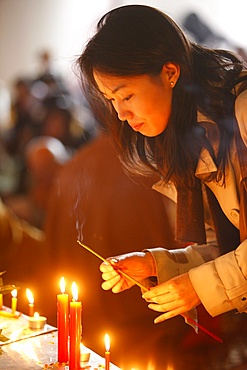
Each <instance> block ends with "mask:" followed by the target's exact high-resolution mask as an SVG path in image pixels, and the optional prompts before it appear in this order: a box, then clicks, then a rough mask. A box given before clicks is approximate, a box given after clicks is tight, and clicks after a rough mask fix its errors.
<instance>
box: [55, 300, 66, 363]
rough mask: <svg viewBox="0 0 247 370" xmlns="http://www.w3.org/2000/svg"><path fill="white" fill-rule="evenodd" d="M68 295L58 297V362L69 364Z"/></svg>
mask: <svg viewBox="0 0 247 370" xmlns="http://www.w3.org/2000/svg"><path fill="white" fill-rule="evenodd" d="M68 302H69V301H68V294H65V293H61V294H58V295H57V330H58V361H59V362H67V361H68V359H69V353H68V340H69V303H68Z"/></svg>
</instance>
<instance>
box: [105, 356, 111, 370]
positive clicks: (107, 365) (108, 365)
mask: <svg viewBox="0 0 247 370" xmlns="http://www.w3.org/2000/svg"><path fill="white" fill-rule="evenodd" d="M109 369H110V352H109V351H106V352H105V370H109Z"/></svg>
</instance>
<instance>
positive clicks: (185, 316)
mask: <svg viewBox="0 0 247 370" xmlns="http://www.w3.org/2000/svg"><path fill="white" fill-rule="evenodd" d="M77 243H78V244H80V246H81V247H83V248H85V249H87V250H88V251H89V252H91V253H92V254H94V255H95V256H96V257H98V258H99V259H101V260H102V261H103V262H106V263H108V264H110V265H111V266H112V267H113V268H114V270H115V271H117V272H118V273H119V274H120V275H122V276H124V277H125V278H126V279H128V280H130V281H131V282H132V283H134V284H135V285H137V286H139V287H140V288H141V289H142V290H143V291H148V290H149V288H147V287H145V286H144V285H142V284H141V283H140V282H139V281H137V280H135V279H134V278H132V277H131V276H129V275H128V274H126V272H124V271H122V270H120V269H119V268H116V266H114V265H113V264H112V263H111V261H110V260H107V259H106V258H104V257H102V256H101V255H100V254H98V253H97V252H95V251H94V250H92V249H91V248H90V247H88V246H87V245H85V244H83V243H81V242H80V241H79V240H77ZM181 316H182V317H184V318H185V319H186V320H187V322H188V323H190V324H192V325H194V326H196V327H197V328H199V329H201V330H202V331H204V332H205V333H206V334H208V335H209V336H211V337H212V338H214V339H215V340H217V341H218V342H220V343H223V340H222V339H221V338H220V337H218V336H217V335H215V334H214V333H212V332H211V331H209V330H208V329H206V328H205V327H204V326H202V325H200V324H198V322H197V321H195V320H193V319H192V318H190V317H189V316H187V315H185V314H181Z"/></svg>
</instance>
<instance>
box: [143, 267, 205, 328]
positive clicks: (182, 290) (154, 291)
mask: <svg viewBox="0 0 247 370" xmlns="http://www.w3.org/2000/svg"><path fill="white" fill-rule="evenodd" d="M142 297H143V298H144V299H145V300H146V301H147V302H149V305H148V307H149V308H150V309H152V310H154V311H157V312H165V313H163V314H162V315H160V316H158V317H157V318H156V319H155V320H154V322H155V324H157V323H159V322H162V321H165V320H167V319H170V318H172V317H174V316H177V315H182V314H184V313H185V312H188V311H189V310H191V309H192V308H194V307H196V306H198V305H199V304H200V303H201V301H200V299H199V297H198V295H197V294H196V291H195V290H194V288H193V285H192V284H191V281H190V278H189V274H188V273H186V274H183V275H180V276H177V277H175V278H173V279H171V280H169V281H167V282H165V283H162V284H159V285H156V286H155V287H154V288H151V289H150V290H149V291H147V292H145V293H144V294H143V295H142ZM150 302H152V303H150Z"/></svg>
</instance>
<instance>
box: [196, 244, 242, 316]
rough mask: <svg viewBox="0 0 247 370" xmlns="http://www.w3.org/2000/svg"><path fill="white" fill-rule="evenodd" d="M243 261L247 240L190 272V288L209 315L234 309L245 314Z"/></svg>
mask: <svg viewBox="0 0 247 370" xmlns="http://www.w3.org/2000/svg"><path fill="white" fill-rule="evenodd" d="M246 261H247V240H245V241H244V242H243V243H241V244H240V246H239V247H238V248H237V249H236V250H235V251H232V252H230V253H227V254H225V255H223V256H220V257H218V258H216V259H215V260H214V261H211V262H208V263H205V264H204V265H202V266H200V267H196V268H193V269H191V270H190V271H189V276H190V279H191V282H192V284H193V287H194V289H195V290H196V293H197V295H198V296H199V298H200V300H201V302H202V304H203V305H204V307H205V308H206V310H207V311H208V312H209V313H210V315H211V316H217V315H219V314H222V313H224V312H227V311H230V310H233V309H237V310H238V311H239V312H247V265H246ZM205 281H207V289H205Z"/></svg>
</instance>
